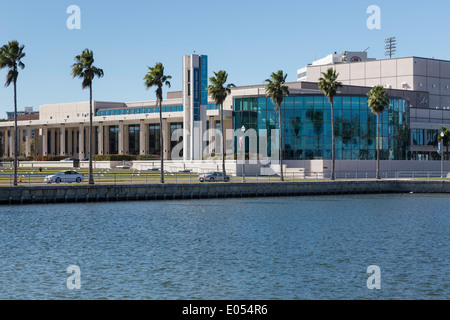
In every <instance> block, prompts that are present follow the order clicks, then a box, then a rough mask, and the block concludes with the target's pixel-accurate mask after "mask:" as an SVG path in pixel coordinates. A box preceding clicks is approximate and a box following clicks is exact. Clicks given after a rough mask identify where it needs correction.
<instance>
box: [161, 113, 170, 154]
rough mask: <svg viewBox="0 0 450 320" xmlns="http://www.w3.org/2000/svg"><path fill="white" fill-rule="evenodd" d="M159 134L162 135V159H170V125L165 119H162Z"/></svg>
mask: <svg viewBox="0 0 450 320" xmlns="http://www.w3.org/2000/svg"><path fill="white" fill-rule="evenodd" d="M161 132H162V133H163V134H164V146H163V150H164V152H163V155H164V159H165V160H168V159H170V123H169V121H168V120H167V119H163V128H162V130H161Z"/></svg>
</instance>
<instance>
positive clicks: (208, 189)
mask: <svg viewBox="0 0 450 320" xmlns="http://www.w3.org/2000/svg"><path fill="white" fill-rule="evenodd" d="M411 192H414V193H450V181H406V180H381V181H331V182H329V181H327V182H283V183H280V182H274V183H206V184H198V183H196V184H183V185H176V184H163V185H161V184H148V185H137V184H136V185H94V186H42V187H4V188H3V187H2V188H0V204H2V205H11V204H39V203H77V202H109V201H135V200H146V201H150V200H169V199H207V198H241V197H272V196H276V197H278V196H279V197H282V196H311V195H340V194H381V193H411Z"/></svg>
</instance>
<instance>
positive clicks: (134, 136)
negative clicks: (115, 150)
mask: <svg viewBox="0 0 450 320" xmlns="http://www.w3.org/2000/svg"><path fill="white" fill-rule="evenodd" d="M139 141H140V126H139V125H129V126H128V153H129V154H139V146H140V142H139Z"/></svg>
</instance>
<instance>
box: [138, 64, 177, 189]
mask: <svg viewBox="0 0 450 320" xmlns="http://www.w3.org/2000/svg"><path fill="white" fill-rule="evenodd" d="M148 70H149V71H148V73H147V74H146V75H145V77H144V84H145V87H146V88H147V90H148V89H150V88H151V87H156V99H157V104H158V105H159V130H160V134H159V142H160V157H161V183H164V137H163V121H162V101H163V89H162V88H163V86H168V87H169V88H170V81H169V80H170V79H172V76H168V75H165V74H164V66H163V64H162V63H161V62H157V63H156V64H155V66H154V67H148Z"/></svg>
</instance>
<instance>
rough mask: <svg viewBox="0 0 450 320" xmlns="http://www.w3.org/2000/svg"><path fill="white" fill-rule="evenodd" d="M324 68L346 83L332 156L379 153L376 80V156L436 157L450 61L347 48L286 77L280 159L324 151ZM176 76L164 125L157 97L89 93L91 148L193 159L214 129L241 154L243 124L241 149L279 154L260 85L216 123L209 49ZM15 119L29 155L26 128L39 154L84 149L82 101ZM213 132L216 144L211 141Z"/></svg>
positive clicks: (74, 153) (6, 144)
mask: <svg viewBox="0 0 450 320" xmlns="http://www.w3.org/2000/svg"><path fill="white" fill-rule="evenodd" d="M330 66H331V67H333V68H335V69H336V70H337V71H338V73H339V74H340V76H339V80H340V81H342V82H343V83H344V86H343V87H342V88H341V89H340V90H339V92H338V94H337V96H336V98H335V121H334V128H335V136H336V137H335V138H336V140H335V143H336V159H337V160H338V161H367V160H375V159H376V151H375V150H376V144H377V138H376V126H375V123H376V118H375V116H374V115H373V114H372V113H371V112H370V110H369V108H368V105H367V93H368V92H369V91H370V89H371V88H372V86H374V85H378V84H382V85H384V86H385V87H386V88H387V89H388V90H387V92H388V95H389V99H390V102H391V103H390V106H389V108H388V109H387V110H386V111H385V112H384V113H383V114H382V115H381V117H380V120H381V122H380V123H381V131H380V136H381V138H380V140H379V146H380V148H381V158H382V160H394V161H395V160H398V161H406V160H432V159H440V156H439V155H438V154H437V146H436V136H437V132H438V130H439V128H440V127H441V126H447V127H450V90H449V85H450V61H441V60H434V59H425V58H415V57H412V58H402V59H390V60H380V61H378V60H374V59H371V58H368V57H367V53H365V52H346V53H344V54H342V55H338V54H334V55H331V56H329V57H327V58H325V59H322V60H321V61H318V62H316V63H313V64H311V65H308V66H306V67H305V68H304V70H303V71H302V72H299V79H301V80H303V81H298V82H292V83H287V86H288V87H289V92H290V94H289V96H288V97H286V98H285V99H284V101H283V105H282V106H281V117H282V123H283V125H282V130H281V132H282V137H283V151H284V159H285V160H286V162H287V163H289V161H290V162H291V164H292V165H293V166H302V165H304V163H305V161H311V160H323V161H328V160H330V159H331V146H332V140H331V126H332V124H331V110H330V104H329V102H328V100H327V99H326V98H325V97H324V95H323V94H322V92H321V91H320V90H318V87H317V82H318V79H319V77H320V75H321V72H325V71H326V69H327V68H329V67H330ZM182 74H183V79H181V81H182V84H183V85H182V90H181V91H178V92H169V93H168V94H167V98H166V99H164V100H163V103H162V113H163V125H162V128H161V127H160V124H159V108H158V106H157V102H156V101H141V102H101V101H94V104H93V108H94V110H95V114H94V119H93V126H94V133H95V134H94V139H93V143H94V150H95V151H94V152H95V154H100V155H103V154H135V155H143V156H144V155H158V154H159V153H160V151H161V149H162V150H163V151H164V152H163V154H164V158H165V159H167V160H171V159H174V157H175V158H176V159H181V160H183V161H185V162H187V161H198V160H202V159H205V158H207V157H208V156H209V154H214V153H220V152H221V147H220V143H219V141H220V139H218V137H219V136H220V134H221V132H224V134H226V152H227V154H228V155H231V159H234V155H235V154H238V153H239V152H240V149H239V141H238V139H239V137H238V136H239V132H240V130H241V128H242V127H245V128H246V131H247V132H254V133H255V136H254V137H253V136H250V135H247V134H246V136H247V137H246V141H247V143H246V145H247V147H246V148H247V150H246V151H247V152H250V153H251V152H255V153H256V154H257V157H258V158H259V159H277V157H276V152H274V151H275V150H278V148H279V145H278V142H277V141H278V140H277V139H273V135H272V133H273V132H275V136H277V134H278V131H277V129H279V128H278V121H276V117H277V115H276V114H275V112H274V105H273V103H272V101H271V99H270V98H268V97H267V95H266V91H265V86H264V85H250V86H240V87H236V88H232V90H231V95H230V96H228V98H227V99H226V101H225V103H224V123H223V124H222V123H221V122H220V110H219V108H218V106H216V105H215V104H214V101H212V100H211V98H210V97H208V95H207V91H206V87H207V84H208V58H207V56H204V55H189V56H184V57H183V73H182ZM300 76H301V77H300ZM18 125H19V129H20V130H19V134H20V135H21V137H20V139H22V140H24V141H25V142H26V148H24V150H23V151H22V154H21V155H23V156H31V155H32V152H31V139H32V132H33V130H34V132H35V139H34V146H35V154H37V155H42V156H47V155H60V156H68V157H77V158H80V159H83V158H85V157H89V156H90V154H89V102H73V103H61V104H52V105H43V106H41V107H40V112H39V119H38V120H27V121H19V122H18ZM209 129H213V130H212V131H211V130H209ZM252 129H253V130H252ZM161 134H163V135H164V137H165V139H164V146H161V145H160V140H159V137H160V135H161ZM212 136H215V137H214V138H215V141H214V142H215V143H214V144H213V143H209V142H210V141H211V140H214V139H212ZM205 137H206V139H205ZM251 139H256V141H257V144H256V145H257V147H256V150H254V149H251V147H249V145H250V142H251ZM13 141H14V130H13V124H12V123H10V122H3V123H0V156H3V157H11V156H13V155H14V153H13V151H14V150H13V148H12V146H13ZM227 159H230V157H228V158H227ZM299 161H303V162H301V163H300V162H299Z"/></svg>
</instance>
